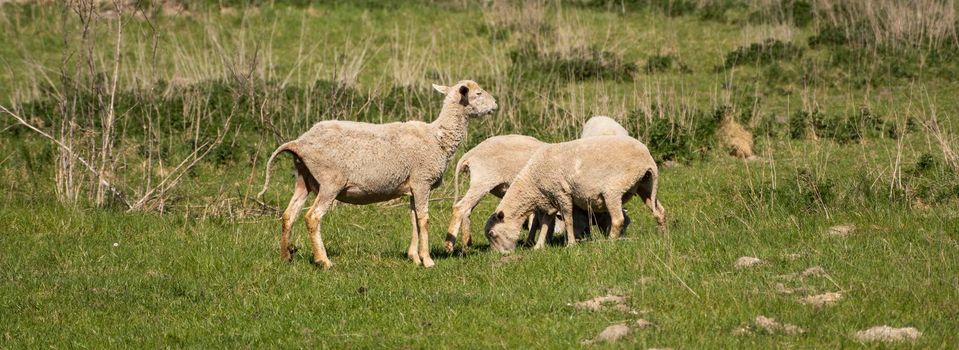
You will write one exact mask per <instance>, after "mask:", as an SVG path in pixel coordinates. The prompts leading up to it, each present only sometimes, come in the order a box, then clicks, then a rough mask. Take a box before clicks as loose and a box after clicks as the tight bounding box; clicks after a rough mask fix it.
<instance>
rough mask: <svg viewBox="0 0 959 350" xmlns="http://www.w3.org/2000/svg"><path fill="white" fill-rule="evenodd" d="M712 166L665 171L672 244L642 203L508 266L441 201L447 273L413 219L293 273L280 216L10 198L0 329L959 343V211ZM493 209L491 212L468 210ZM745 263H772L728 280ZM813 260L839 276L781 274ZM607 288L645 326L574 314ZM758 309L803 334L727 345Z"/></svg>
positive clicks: (416, 342)
mask: <svg viewBox="0 0 959 350" xmlns="http://www.w3.org/2000/svg"><path fill="white" fill-rule="evenodd" d="M710 168H712V169H710ZM710 168H706V167H701V166H696V167H681V168H678V169H675V170H673V169H668V170H666V171H664V175H663V179H664V182H663V185H662V189H661V192H662V198H663V201H664V204H665V205H667V208H668V210H669V213H670V215H671V219H670V224H671V229H670V232H669V234H668V235H665V236H664V235H660V234H659V233H657V232H655V230H654V225H653V223H652V220H651V218H650V216H649V215H648V214H647V213H646V212H645V211H643V210H642V207H640V206H639V205H638V203H635V202H633V203H630V204H629V206H628V209H630V214H631V215H632V216H633V218H634V220H635V221H634V224H633V225H631V226H630V230H629V232H628V233H627V235H626V239H623V240H619V241H608V240H606V239H597V240H595V241H591V242H588V243H584V244H580V245H578V246H577V247H574V248H564V247H560V246H552V247H548V248H547V249H545V250H543V251H529V250H520V251H519V252H517V253H516V254H517V255H519V256H520V257H522V259H520V260H518V261H512V262H502V261H501V257H500V256H499V255H498V254H495V253H492V252H489V251H485V249H484V247H485V240H484V239H483V238H482V237H477V241H478V244H477V246H478V247H477V249H475V250H474V252H472V253H469V254H467V255H465V256H462V255H459V254H454V255H453V256H447V255H446V254H443V253H441V252H440V250H441V248H440V244H439V240H440V238H438V237H441V236H440V235H436V234H435V232H438V231H440V228H441V227H442V226H444V225H443V224H444V220H445V219H447V218H448V208H449V206H450V202H449V201H437V202H434V203H433V205H432V206H431V209H432V212H433V214H432V217H433V218H434V220H433V226H432V227H433V229H434V235H433V236H432V237H433V239H432V243H433V244H432V246H433V255H434V257H435V258H436V260H437V266H436V267H435V268H433V269H429V270H426V269H421V268H417V267H414V266H413V265H412V264H411V263H409V262H408V261H407V260H406V259H405V256H404V252H405V247H406V243H408V242H407V239H408V235H409V234H408V232H409V230H410V227H409V223H408V221H407V220H406V218H408V214H407V213H406V209H405V208H404V207H405V206H395V207H383V206H365V207H359V206H349V205H341V206H338V207H337V208H336V209H335V210H334V211H333V212H332V213H331V214H330V215H328V216H327V217H326V219H325V220H326V221H325V223H324V228H325V230H324V235H325V238H326V241H327V246H328V249H329V251H330V253H331V257H332V259H333V261H334V263H335V264H336V265H335V266H334V268H333V269H332V270H330V271H323V270H321V269H320V268H318V267H316V266H314V265H313V264H311V263H310V262H309V247H308V244H307V243H306V242H307V241H306V239H305V237H304V236H305V234H304V228H303V225H302V223H300V224H299V225H297V227H296V232H295V237H296V239H295V241H296V242H297V245H298V246H299V247H300V248H301V250H300V253H299V255H298V256H297V257H296V258H295V259H294V261H293V262H291V263H284V262H281V261H279V259H278V256H277V249H276V246H277V244H276V242H277V239H278V237H277V235H278V222H277V220H275V219H271V218H261V219H256V220H239V221H229V220H191V219H183V218H178V217H175V216H158V215H150V214H121V213H114V212H109V211H107V212H104V211H89V210H80V209H71V208H64V207H61V206H58V205H55V204H50V203H44V202H41V201H33V202H26V201H18V200H10V201H5V202H4V204H3V205H2V206H3V207H2V208H0V209H2V211H0V212H2V214H0V222H3V223H4V227H3V232H5V233H4V235H3V237H4V238H3V239H4V244H3V245H2V246H0V250H2V251H0V256H2V257H3V258H2V264H3V266H4V269H3V271H2V278H3V280H4V281H5V282H4V283H3V284H2V287H0V288H2V294H3V295H4V298H3V299H2V300H3V301H2V304H0V305H2V306H0V316H2V318H3V319H4V320H6V321H5V322H4V324H3V326H2V328H0V332H2V333H0V334H2V335H3V336H4V337H5V343H6V344H7V346H10V347H13V348H24V347H42V346H45V344H46V345H50V344H61V345H68V344H69V345H70V346H83V347H103V346H111V345H112V346H120V345H123V346H130V345H135V346H140V345H145V346H161V345H162V346H176V347H178V346H187V345H189V346H191V347H192V346H201V347H202V346H214V347H235V346H245V345H253V346H267V345H270V346H316V345H319V346H337V347H342V346H359V347H380V346H387V347H407V346H408V347H444V348H446V347H475V346H484V347H569V346H576V345H577V344H579V342H580V341H582V340H584V339H588V338H590V337H592V336H593V335H595V334H596V333H598V332H599V331H600V330H602V329H603V328H604V327H605V326H607V325H608V324H610V323H618V322H632V321H633V320H635V319H637V318H639V317H642V318H645V319H648V320H650V321H652V322H654V323H655V324H656V327H655V328H652V329H648V330H642V331H638V332H637V333H635V334H633V335H630V336H629V337H627V338H626V339H625V340H623V341H622V343H620V344H618V345H619V346H623V347H651V346H672V347H690V348H702V347H759V348H768V347H791V346H798V347H824V346H825V347H836V346H853V345H856V342H855V341H854V340H852V338H851V333H853V332H854V331H856V330H860V329H864V328H867V327H870V326H873V325H879V324H890V325H894V326H914V327H917V328H919V329H920V330H922V331H923V333H924V336H923V338H922V339H921V340H920V341H918V342H917V343H915V344H914V345H916V346H918V347H940V346H946V345H948V344H956V342H959V339H957V338H956V334H955V332H952V330H954V329H955V328H956V327H959V320H956V319H955V318H954V317H952V315H955V314H956V313H957V312H959V303H957V302H956V300H959V292H957V283H959V279H957V278H959V277H957V276H959V267H957V266H959V247H957V240H956V239H957V236H956V231H955V228H956V227H959V219H957V218H956V216H955V213H954V211H951V210H947V209H930V210H925V211H911V210H903V209H902V208H899V207H895V206H879V207H877V208H864V207H855V208H848V209H847V208H831V209H832V212H831V218H829V219H827V218H825V217H823V216H822V215H811V216H806V215H796V214H791V213H787V212H783V211H778V210H775V209H773V210H769V211H765V212H763V211H762V209H755V208H753V209H747V208H745V207H743V206H742V205H739V204H737V203H736V201H735V200H734V198H732V197H729V196H720V195H717V191H716V189H717V188H730V187H734V186H737V184H736V183H735V181H734V180H733V179H734V177H733V176H732V175H746V174H745V173H746V171H743V168H742V167H741V166H740V164H739V163H738V162H721V164H720V165H719V166H716V167H713V166H711V167H710ZM717 168H718V169H717ZM753 171H755V169H754V170H753ZM717 172H730V173H731V174H729V175H730V176H727V177H719V176H715V175H716V173H717ZM717 179H718V180H717ZM492 205H493V201H492V200H487V201H486V202H484V203H483V204H482V205H481V207H480V209H478V210H477V211H476V212H477V213H485V212H489V211H490V209H491V208H492ZM750 210H760V211H761V212H758V213H756V212H751V211H750ZM34 213H44V215H39V216H38V215H34ZM477 216H480V215H477ZM360 218H366V219H360ZM371 218H376V219H371ZM840 223H851V224H855V225H857V226H858V227H859V229H858V231H857V234H856V235H854V236H852V237H849V238H835V237H828V236H826V235H825V234H824V232H825V231H826V229H827V228H828V227H829V226H830V225H833V224H840ZM474 226H476V225H474ZM477 229H479V227H474V230H477ZM115 244H116V246H115ZM787 254H798V255H799V258H797V259H795V260H791V259H789V258H787V256H786V255H787ZM743 255H748V256H755V257H759V258H761V259H764V260H766V262H767V263H766V264H764V265H762V266H759V267H756V268H752V269H745V270H737V269H734V268H733V266H732V265H733V262H734V261H735V259H736V258H738V257H739V256H743ZM811 266H822V267H823V268H824V269H825V270H826V271H827V272H828V274H829V275H828V276H829V277H828V278H807V279H806V280H804V281H799V280H791V279H786V278H783V277H779V276H780V275H784V274H789V273H796V272H800V271H802V270H804V269H806V268H808V267H811ZM648 277H652V278H653V279H652V280H649V281H646V280H648ZM776 283H784V284H786V285H787V286H791V287H798V286H803V285H805V286H809V287H812V288H813V289H814V290H816V291H817V292H825V291H840V292H842V293H843V294H844V299H843V300H842V301H841V302H840V303H839V304H838V305H836V306H832V307H825V308H821V309H817V308H814V307H811V306H805V305H801V304H799V303H798V302H797V297H796V296H794V295H780V294H777V293H776V292H775V289H774V286H775V284H776ZM607 292H612V293H620V294H622V295H625V296H626V297H627V298H628V304H629V306H630V307H632V308H633V309H636V310H644V311H647V313H645V314H643V315H641V316H635V315H630V314H623V313H620V312H615V311H608V312H599V313H590V312H586V311H580V310H577V309H574V308H572V307H570V306H568V305H567V304H568V303H573V302H577V301H581V300H585V299H589V298H592V297H594V296H599V295H605V294H606V293H607ZM757 315H766V316H769V317H774V318H777V319H780V320H782V321H785V322H789V323H793V324H798V325H800V326H801V327H803V328H804V329H805V330H806V333H805V334H803V335H799V336H782V335H762V334H758V335H749V336H734V335H732V334H731V332H732V330H733V329H735V328H736V327H738V326H740V325H741V324H746V323H748V322H749V321H750V320H752V319H753V318H755V317H756V316H757Z"/></svg>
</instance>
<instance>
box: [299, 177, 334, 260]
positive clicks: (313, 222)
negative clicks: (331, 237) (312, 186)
mask: <svg viewBox="0 0 959 350" xmlns="http://www.w3.org/2000/svg"><path fill="white" fill-rule="evenodd" d="M337 192H339V191H336V192H331V191H325V192H323V193H317V195H316V200H315V201H314V202H313V206H311V207H310V209H309V210H308V211H307V212H306V227H307V228H308V229H309V230H310V240H311V241H312V242H313V262H314V263H316V264H319V265H320V266H323V268H324V269H329V268H331V267H333V262H331V261H330V258H329V257H328V256H327V255H326V246H324V245H323V237H322V236H321V235H320V223H321V221H322V220H323V216H324V215H326V211H327V210H329V209H330V206H331V205H332V204H333V200H335V199H336V193H337Z"/></svg>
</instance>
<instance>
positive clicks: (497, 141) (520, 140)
mask: <svg viewBox="0 0 959 350" xmlns="http://www.w3.org/2000/svg"><path fill="white" fill-rule="evenodd" d="M545 145H546V143H545V142H542V141H540V140H537V139H536V138H534V137H530V136H524V135H501V136H493V137H490V138H488V139H486V140H484V141H483V142H480V144H479V145H476V147H473V149H471V150H469V152H466V154H464V155H463V156H462V157H460V160H459V161H458V162H457V163H456V168H455V169H454V170H453V183H454V186H455V187H456V195H455V196H456V197H459V175H460V173H461V172H462V171H463V170H469V172H470V182H469V186H470V187H469V189H468V190H467V191H466V194H465V195H463V198H462V199H460V200H458V201H457V202H456V204H455V205H453V213H452V216H451V217H450V225H449V230H448V231H447V234H446V244H445V248H446V251H447V252H452V251H453V245H454V244H455V242H456V236H457V234H458V233H459V231H460V230H461V229H462V231H463V237H462V244H463V246H464V247H466V246H468V245H469V244H470V241H471V239H470V238H471V237H470V236H471V235H470V219H469V217H470V213H471V212H472V211H473V208H474V207H476V204H478V203H479V201H480V200H481V199H483V197H484V196H485V195H486V194H487V193H490V194H492V195H494V196H496V197H499V198H503V195H504V194H506V190H507V189H508V188H509V185H510V183H512V182H513V178H514V177H516V174H519V171H520V169H523V166H525V165H526V162H527V161H528V160H529V158H530V157H532V156H533V153H535V152H536V150H538V149H540V148H542V147H543V146H545ZM531 221H536V220H531ZM531 228H532V226H531Z"/></svg>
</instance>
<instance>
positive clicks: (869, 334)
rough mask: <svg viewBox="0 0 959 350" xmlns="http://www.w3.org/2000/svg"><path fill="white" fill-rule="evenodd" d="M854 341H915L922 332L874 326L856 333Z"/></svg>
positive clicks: (907, 328)
mask: <svg viewBox="0 0 959 350" xmlns="http://www.w3.org/2000/svg"><path fill="white" fill-rule="evenodd" d="M855 336H856V339H857V340H859V341H863V342H875V341H878V342H884V343H892V342H899V341H903V340H916V339H919V337H921V336H922V332H920V331H919V330H918V329H915V328H913V327H903V328H894V327H889V326H876V327H872V328H869V329H866V330H861V331H858V332H856V334H855Z"/></svg>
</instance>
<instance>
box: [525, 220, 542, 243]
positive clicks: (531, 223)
mask: <svg viewBox="0 0 959 350" xmlns="http://www.w3.org/2000/svg"><path fill="white" fill-rule="evenodd" d="M539 222H540V220H539V218H538V217H537V215H536V214H535V213H534V214H529V217H528V218H526V228H528V229H529V233H528V234H527V235H526V240H525V241H523V246H524V247H529V246H532V245H533V240H534V239H536V233H537V232H539Z"/></svg>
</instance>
